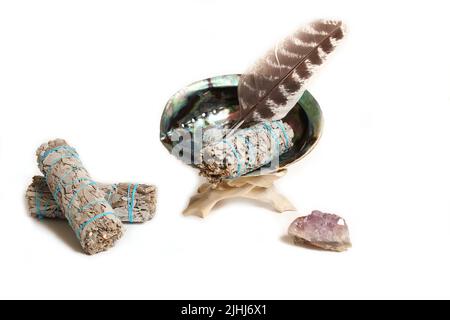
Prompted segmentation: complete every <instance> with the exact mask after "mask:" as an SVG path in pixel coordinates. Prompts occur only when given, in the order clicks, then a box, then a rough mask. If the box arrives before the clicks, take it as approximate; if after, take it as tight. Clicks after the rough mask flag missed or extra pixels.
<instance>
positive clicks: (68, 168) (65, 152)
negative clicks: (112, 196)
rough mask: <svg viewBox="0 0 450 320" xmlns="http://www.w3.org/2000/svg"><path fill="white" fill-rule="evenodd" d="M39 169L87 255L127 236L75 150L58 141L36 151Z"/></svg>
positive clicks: (103, 249)
mask: <svg viewBox="0 0 450 320" xmlns="http://www.w3.org/2000/svg"><path fill="white" fill-rule="evenodd" d="M36 154H37V159H38V165H39V169H40V170H41V172H42V173H43V174H44V176H45V180H46V183H47V186H48V188H49V190H50V192H51V193H52V194H53V196H54V199H55V201H56V203H57V204H58V206H59V208H60V209H61V211H62V212H63V213H64V216H65V217H66V219H67V221H68V222H69V224H70V226H71V227H72V229H73V231H74V232H75V234H76V236H77V238H78V239H79V241H80V243H81V247H82V248H83V250H84V251H85V252H86V253H88V254H95V253H98V252H101V251H105V250H107V249H108V248H110V247H112V246H113V245H114V243H115V242H116V241H117V240H118V239H120V238H121V237H122V235H123V232H124V227H123V224H122V222H121V221H120V220H119V219H118V218H117V217H116V215H115V214H114V210H113V208H112V207H111V205H110V204H109V203H108V202H107V201H106V199H105V198H104V193H103V191H102V190H101V188H100V187H99V186H98V184H97V183H96V182H95V181H93V180H92V179H91V177H90V175H89V173H88V172H87V170H86V169H85V168H84V166H83V164H82V163H81V160H80V158H79V156H78V154H77V152H76V151H75V149H74V148H72V147H71V146H69V145H68V144H67V143H66V142H65V141H64V140H61V139H58V140H53V141H50V142H48V143H45V144H43V145H42V146H41V147H40V148H39V149H38V150H37V153H36Z"/></svg>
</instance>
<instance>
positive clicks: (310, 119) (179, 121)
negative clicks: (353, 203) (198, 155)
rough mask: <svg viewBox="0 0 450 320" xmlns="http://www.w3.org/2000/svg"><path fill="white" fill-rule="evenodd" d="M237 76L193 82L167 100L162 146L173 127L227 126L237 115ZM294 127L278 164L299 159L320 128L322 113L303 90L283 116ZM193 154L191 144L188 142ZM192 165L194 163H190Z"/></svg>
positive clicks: (169, 140) (168, 144) (168, 140)
mask: <svg viewBox="0 0 450 320" xmlns="http://www.w3.org/2000/svg"><path fill="white" fill-rule="evenodd" d="M239 77H240V75H238V74H233V75H224V76H218V77H214V78H209V79H205V80H201V81H198V82H195V83H193V84H191V85H189V86H187V87H185V88H184V89H181V90H180V91H178V92H177V93H176V94H175V95H174V96H173V97H172V98H171V99H170V100H169V101H168V103H167V105H166V107H165V109H164V112H163V114H162V116H161V127H160V139H161V142H162V144H163V145H164V146H165V147H166V149H167V150H168V151H169V152H171V153H172V149H173V148H174V146H175V145H177V144H178V143H179V142H180V141H172V140H176V139H173V133H174V131H175V130H177V129H180V128H183V129H185V130H186V129H187V130H189V131H190V132H191V133H193V131H194V128H199V127H201V128H210V127H214V128H224V129H227V128H230V127H231V126H232V125H233V124H234V123H235V122H236V121H237V120H238V117H239V103H238V95H237V86H238V82H239ZM283 121H285V122H287V123H288V124H289V125H290V126H291V127H292V128H293V129H294V133H295V136H294V146H293V147H292V148H291V149H290V150H289V151H288V152H286V153H284V154H282V155H281V157H280V162H279V163H280V167H285V166H287V165H289V164H291V163H293V162H296V161H299V160H300V159H302V158H303V157H304V156H305V155H306V154H308V153H309V152H310V151H311V150H312V148H313V147H314V146H315V144H316V143H317V141H318V139H319V137H320V134H321V130H322V112H321V110H320V107H319V104H318V103H317V101H316V100H315V99H314V97H313V96H312V95H311V94H310V93H309V92H308V91H306V92H305V93H304V94H303V96H302V97H301V99H300V100H299V102H298V103H297V104H296V105H295V107H294V108H293V109H292V110H291V111H290V112H289V114H288V115H287V116H286V117H285V118H284V119H283ZM191 148H192V152H191V154H193V150H194V143H193V142H192V143H191ZM190 165H191V166H193V167H196V165H195V164H193V163H190ZM250 174H252V173H249V174H247V175H250Z"/></svg>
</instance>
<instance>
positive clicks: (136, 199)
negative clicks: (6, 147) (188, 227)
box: [26, 176, 156, 223]
mask: <svg viewBox="0 0 450 320" xmlns="http://www.w3.org/2000/svg"><path fill="white" fill-rule="evenodd" d="M97 185H98V189H99V191H100V192H101V194H102V197H103V198H105V200H106V201H107V202H108V203H109V204H110V205H111V207H112V208H113V209H114V214H115V215H116V217H117V218H119V220H121V221H122V222H127V223H143V222H146V221H149V220H151V219H152V218H153V217H154V215H155V210H156V188H155V187H154V186H152V185H146V184H129V183H117V184H103V183H98V184H97ZM26 198H27V202H28V207H29V210H30V214H31V215H32V216H33V217H37V218H40V219H41V218H59V219H65V218H66V217H65V215H64V213H63V212H62V211H61V208H60V207H59V205H58V203H57V202H56V201H55V198H54V197H53V194H52V192H51V191H50V189H49V188H48V186H47V182H46V181H45V178H44V177H41V176H35V177H33V182H32V183H31V184H30V186H29V187H28V189H27V192H26Z"/></svg>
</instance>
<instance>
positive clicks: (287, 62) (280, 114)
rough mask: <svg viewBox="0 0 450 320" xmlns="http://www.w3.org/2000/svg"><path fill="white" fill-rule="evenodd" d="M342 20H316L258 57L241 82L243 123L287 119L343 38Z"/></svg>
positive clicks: (240, 93)
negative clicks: (310, 79)
mask: <svg viewBox="0 0 450 320" xmlns="http://www.w3.org/2000/svg"><path fill="white" fill-rule="evenodd" d="M344 33H345V30H344V26H343V23H342V22H341V21H331V20H319V21H315V22H313V23H311V24H309V25H307V26H305V27H303V28H301V29H299V30H297V31H296V32H295V33H294V34H292V35H290V36H289V37H287V38H285V39H284V40H283V41H282V42H280V43H279V44H277V45H276V46H275V48H273V49H271V50H270V51H269V52H268V53H267V54H266V55H265V56H264V57H262V58H261V59H259V60H258V61H257V62H256V64H254V65H253V66H252V67H251V68H250V69H249V70H248V71H247V72H246V73H244V74H243V75H242V76H241V78H240V81H239V85H238V96H239V105H240V112H241V113H240V118H239V121H238V122H237V123H236V125H235V126H233V128H231V129H232V130H231V132H229V134H232V132H234V131H235V130H236V129H237V128H239V127H240V126H241V125H242V124H245V123H249V122H255V121H257V122H260V121H275V120H280V119H282V118H284V117H285V116H286V115H287V113H288V112H289V111H290V110H291V109H292V108H293V107H294V105H295V104H296V103H297V101H298V100H299V99H300V97H301V95H302V94H303V93H304V91H305V83H306V82H307V80H308V79H309V78H310V77H311V76H312V74H313V73H314V71H315V69H316V68H317V67H318V66H320V65H321V64H322V63H323V62H324V61H325V59H326V57H327V56H328V54H330V53H331V52H332V51H333V50H334V48H335V47H336V45H337V44H338V42H339V41H340V40H341V39H342V38H343V37H344Z"/></svg>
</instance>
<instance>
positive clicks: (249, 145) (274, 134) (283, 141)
mask: <svg viewBox="0 0 450 320" xmlns="http://www.w3.org/2000/svg"><path fill="white" fill-rule="evenodd" d="M293 138H294V131H293V130H292V128H291V126H290V125H289V124H288V123H286V122H283V121H272V122H263V123H258V124H255V125H253V126H251V127H249V128H245V129H239V130H237V131H236V132H235V133H234V134H233V135H232V136H231V137H229V138H226V139H223V140H222V141H220V142H216V143H212V144H210V145H207V146H206V147H204V148H203V149H202V150H201V163H200V164H199V168H200V175H202V176H204V177H206V178H207V179H208V180H209V181H210V182H211V183H217V182H219V181H220V180H223V179H232V178H237V177H240V176H242V175H245V174H247V173H249V172H252V171H254V170H256V169H258V168H261V167H263V166H265V165H267V164H269V163H271V162H272V161H277V160H278V159H279V158H278V157H279V156H280V155H281V154H283V153H284V152H286V151H288V150H289V148H291V147H292V145H293Z"/></svg>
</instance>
